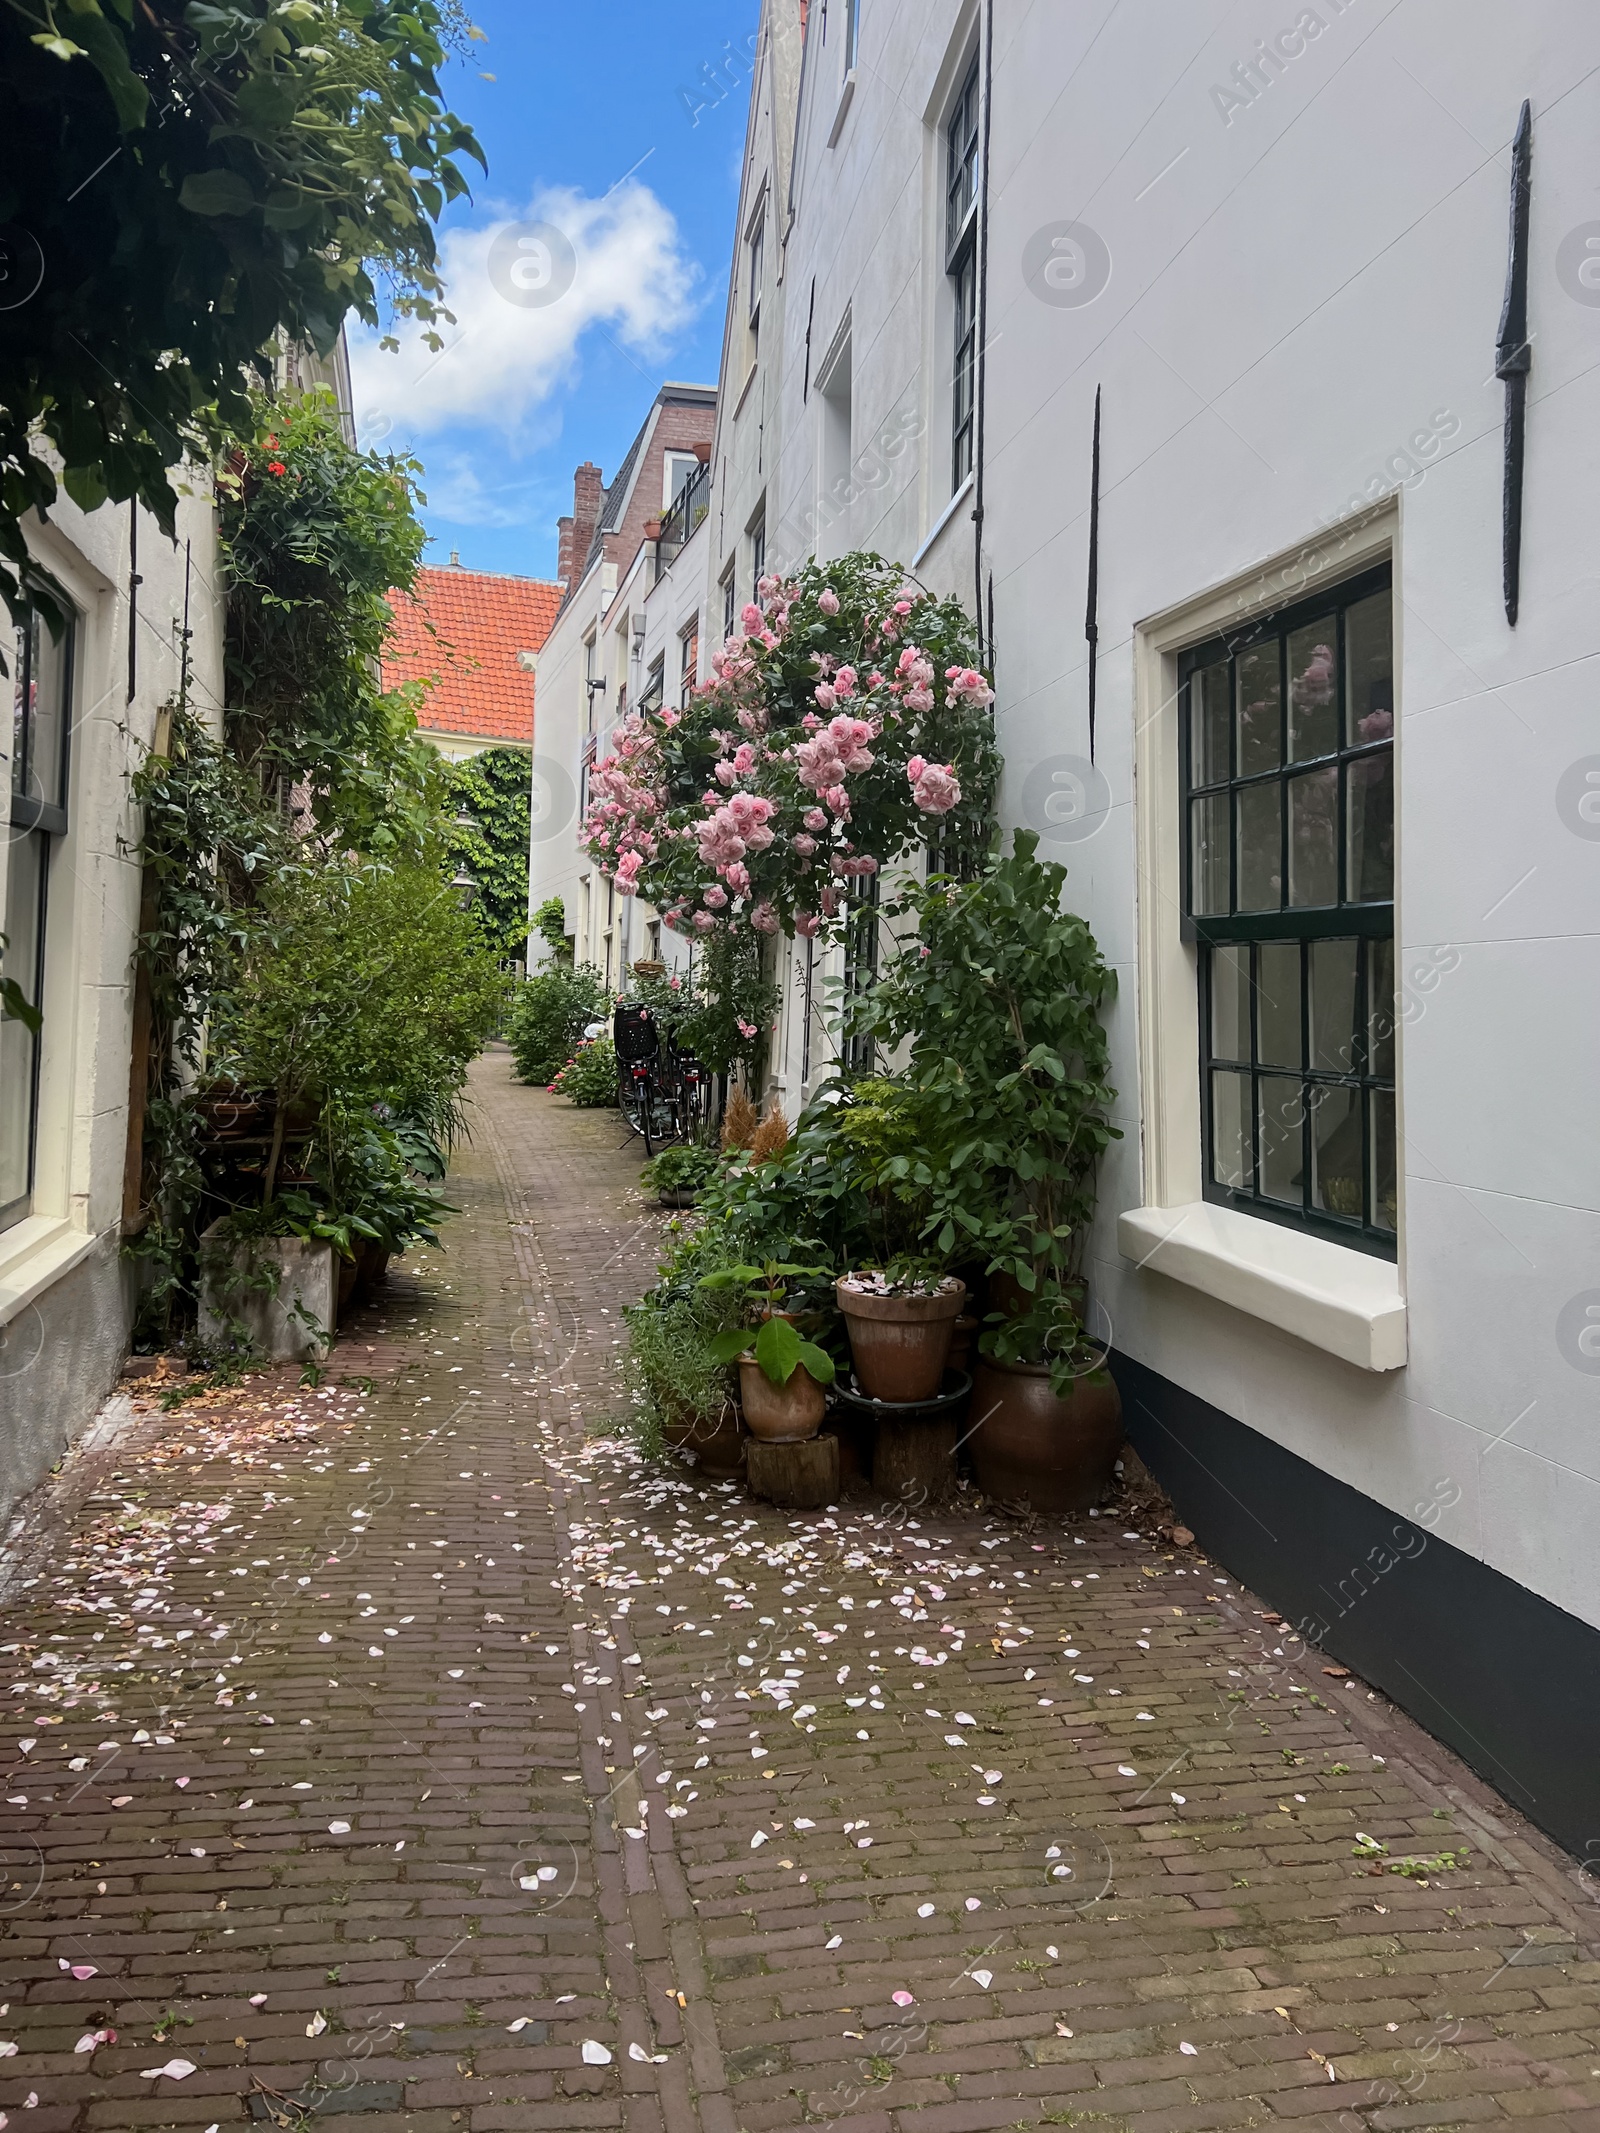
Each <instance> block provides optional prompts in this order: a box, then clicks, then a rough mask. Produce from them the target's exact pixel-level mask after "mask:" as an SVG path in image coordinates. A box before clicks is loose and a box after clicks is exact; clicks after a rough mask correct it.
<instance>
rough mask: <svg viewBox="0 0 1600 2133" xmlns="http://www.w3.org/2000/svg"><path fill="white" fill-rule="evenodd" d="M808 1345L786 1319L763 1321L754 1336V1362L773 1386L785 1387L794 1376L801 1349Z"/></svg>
mask: <svg viewBox="0 0 1600 2133" xmlns="http://www.w3.org/2000/svg"><path fill="white" fill-rule="evenodd" d="M809 1345H810V1344H809V1342H806V1341H803V1340H801V1338H800V1336H799V1334H798V1333H796V1331H795V1329H794V1327H793V1326H791V1325H790V1323H789V1321H788V1320H787V1319H786V1318H768V1319H764V1320H763V1321H762V1325H761V1329H760V1331H759V1332H758V1333H757V1335H756V1349H755V1353H756V1361H757V1362H758V1363H759V1364H760V1365H761V1368H762V1370H763V1371H764V1372H765V1373H766V1375H767V1376H768V1377H769V1378H770V1379H771V1380H772V1382H773V1384H774V1385H787V1384H788V1382H789V1380H790V1378H792V1377H793V1376H794V1372H795V1365H796V1364H797V1363H798V1362H799V1360H800V1351H801V1349H802V1348H804V1347H807V1346H809Z"/></svg>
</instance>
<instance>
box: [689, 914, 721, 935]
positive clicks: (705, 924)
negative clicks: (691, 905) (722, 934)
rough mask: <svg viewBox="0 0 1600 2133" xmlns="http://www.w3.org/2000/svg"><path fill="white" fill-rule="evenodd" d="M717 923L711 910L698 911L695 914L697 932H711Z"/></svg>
mask: <svg viewBox="0 0 1600 2133" xmlns="http://www.w3.org/2000/svg"><path fill="white" fill-rule="evenodd" d="M716 923H717V922H716V920H715V918H714V917H713V916H712V914H711V913H710V912H709V911H697V912H696V913H695V915H694V930H695V932H696V933H710V932H711V931H713V929H714V928H715V926H716Z"/></svg>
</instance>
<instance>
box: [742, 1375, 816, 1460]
mask: <svg viewBox="0 0 1600 2133" xmlns="http://www.w3.org/2000/svg"><path fill="white" fill-rule="evenodd" d="M739 1400H740V1404H741V1405H742V1407H743V1408H744V1420H745V1427H746V1428H747V1429H748V1430H749V1432H750V1434H751V1436H752V1437H759V1438H761V1440H762V1442H763V1443H765V1444H803V1443H804V1442H805V1440H806V1439H807V1438H808V1437H814V1436H815V1435H816V1434H817V1431H818V1430H819V1429H820V1428H821V1427H822V1415H823V1410H824V1408H825V1407H826V1406H827V1399H826V1396H825V1395H824V1393H823V1390H822V1387H821V1386H820V1385H819V1384H818V1383H817V1381H816V1379H815V1378H814V1377H813V1376H812V1375H811V1373H810V1371H809V1370H807V1368H806V1366H805V1364H804V1363H797V1364H796V1365H795V1367H794V1370H793V1371H792V1373H791V1374H790V1377H789V1382H788V1383H787V1384H786V1385H774V1384H773V1382H772V1380H771V1378H769V1377H768V1376H767V1373H766V1372H765V1371H764V1370H763V1369H762V1367H761V1365H760V1364H759V1363H758V1362H756V1361H755V1359H754V1358H753V1357H752V1356H748V1355H742V1356H740V1358H739Z"/></svg>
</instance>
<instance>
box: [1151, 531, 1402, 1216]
mask: <svg viewBox="0 0 1600 2133" xmlns="http://www.w3.org/2000/svg"><path fill="white" fill-rule="evenodd" d="M1179 673H1180V680H1181V684H1182V707H1181V709H1182V721H1181V724H1182V734H1183V757H1184V763H1183V773H1184V789H1185V807H1186V817H1187V849H1186V853H1185V912H1186V919H1187V924H1188V926H1189V928H1191V929H1192V936H1193V938H1194V940H1195V941H1196V943H1197V945H1198V949H1199V965H1200V1031H1201V1042H1200V1050H1201V1064H1200V1071H1201V1077H1202V1093H1203V1099H1204V1100H1203V1104H1202V1117H1203V1121H1204V1137H1205V1187H1204V1189H1205V1193H1206V1197H1207V1198H1208V1199H1213V1200H1219V1201H1223V1202H1225V1203H1227V1204H1230V1205H1233V1206H1236V1207H1241V1208H1245V1209H1248V1210H1249V1211H1250V1212H1252V1213H1254V1214H1259V1215H1263V1216H1266V1217H1267V1218H1268V1219H1270V1220H1273V1221H1279V1222H1286V1223H1290V1224H1293V1225H1295V1226H1297V1227H1300V1228H1303V1229H1307V1230H1311V1231H1314V1232H1316V1233H1318V1234H1320V1235H1325V1236H1331V1237H1337V1238H1339V1239H1341V1240H1342V1241H1344V1242H1346V1243H1349V1244H1353V1245H1355V1246H1357V1247H1359V1248H1361V1249H1363V1250H1366V1251H1370V1252H1374V1253H1378V1254H1380V1255H1384V1256H1388V1257H1392V1256H1393V1255H1394V1252H1395V1240H1396V1198H1397V1192H1396V1151H1395V1042H1394V1031H1395V1005H1394V1003H1395V981H1394V721H1395V694H1394V649H1393V627H1392V617H1391V589H1390V575H1389V566H1388V565H1387V564H1385V565H1383V566H1382V567H1381V568H1379V569H1378V570H1375V571H1369V572H1367V573H1366V574H1365V575H1364V576H1362V577H1360V578H1357V579H1354V580H1352V581H1351V582H1350V583H1349V584H1347V585H1344V586H1341V587H1338V588H1337V589H1335V590H1333V591H1331V592H1328V593H1325V594H1323V595H1321V596H1320V597H1319V598H1317V599H1315V600H1311V601H1307V602H1305V603H1303V604H1302V605H1300V606H1297V607H1294V608H1291V609H1289V610H1287V611H1285V612H1284V613H1281V614H1278V615H1274V616H1271V617H1269V618H1267V619H1266V620H1265V621H1263V622H1260V623H1257V624H1255V625H1253V626H1252V627H1251V628H1250V629H1249V630H1248V631H1245V632H1243V633H1240V634H1238V635H1235V636H1232V637H1230V638H1227V639H1219V640H1215V641H1213V642H1211V643H1209V644H1204V645H1198V646H1196V647H1195V648H1194V649H1193V650H1192V651H1190V652H1187V653H1186V654H1185V655H1184V657H1183V659H1182V660H1181V662H1180V667H1179Z"/></svg>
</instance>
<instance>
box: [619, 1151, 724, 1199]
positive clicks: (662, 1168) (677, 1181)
mask: <svg viewBox="0 0 1600 2133" xmlns="http://www.w3.org/2000/svg"><path fill="white" fill-rule="evenodd" d="M719 1168H720V1165H719V1163H718V1161H717V1153H716V1150H715V1149H714V1148H705V1147H702V1146H701V1145H700V1143H699V1142H698V1141H687V1142H685V1143H684V1144H683V1145H681V1146H680V1147H676V1148H663V1149H662V1151H661V1153H660V1154H659V1155H658V1156H657V1157H656V1158H655V1160H654V1161H653V1162H649V1163H646V1164H645V1166H644V1168H643V1170H641V1171H640V1173H639V1176H640V1179H641V1180H642V1182H643V1183H644V1184H645V1185H646V1186H647V1187H648V1188H649V1190H650V1191H652V1192H653V1193H654V1194H655V1195H656V1197H657V1199H658V1200H659V1201H660V1202H661V1205H662V1206H663V1207H693V1206H694V1204H695V1202H696V1201H697V1200H698V1199H699V1197H700V1191H701V1188H702V1186H706V1185H709V1184H710V1183H711V1180H712V1179H713V1178H714V1177H715V1176H716V1174H717V1171H718V1169H719Z"/></svg>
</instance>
